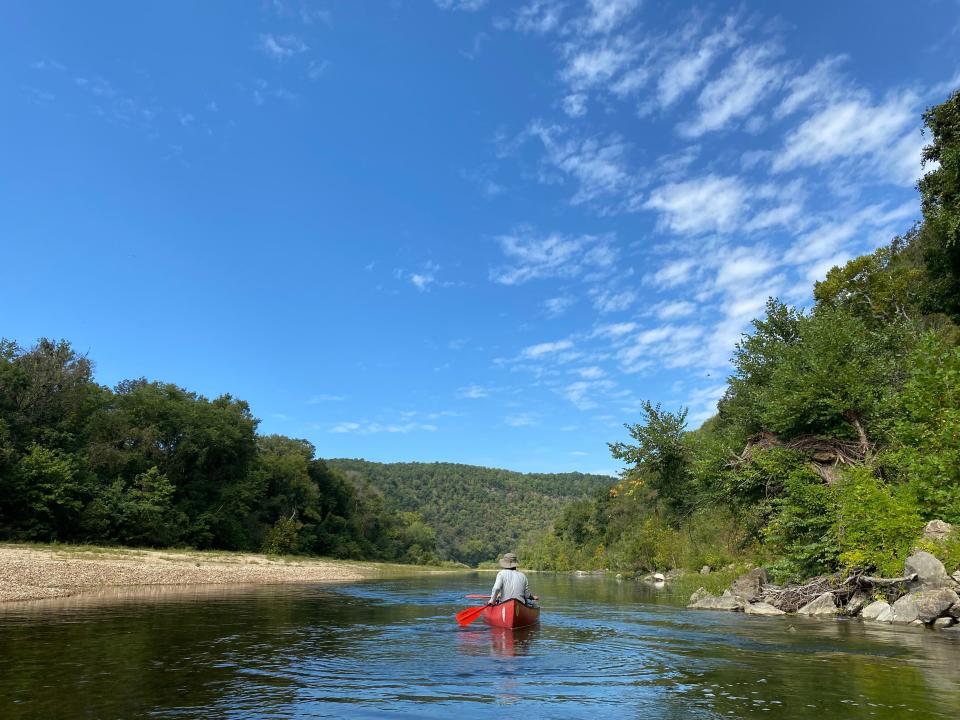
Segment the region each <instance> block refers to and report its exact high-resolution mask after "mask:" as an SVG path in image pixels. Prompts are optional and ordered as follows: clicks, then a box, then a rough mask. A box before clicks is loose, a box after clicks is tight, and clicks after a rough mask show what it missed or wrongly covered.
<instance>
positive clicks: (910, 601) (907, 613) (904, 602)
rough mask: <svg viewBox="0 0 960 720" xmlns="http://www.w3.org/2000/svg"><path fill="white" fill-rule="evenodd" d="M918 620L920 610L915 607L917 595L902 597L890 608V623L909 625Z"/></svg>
mask: <svg viewBox="0 0 960 720" xmlns="http://www.w3.org/2000/svg"><path fill="white" fill-rule="evenodd" d="M919 619H920V608H919V607H917V593H910V594H909V595H904V596H903V597H902V598H900V599H899V600H897V601H896V602H895V603H894V604H893V607H892V608H891V612H890V622H892V623H896V624H897V625H909V624H910V623H912V622H915V621H917V620H919Z"/></svg>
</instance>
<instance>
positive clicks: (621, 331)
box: [593, 322, 637, 338]
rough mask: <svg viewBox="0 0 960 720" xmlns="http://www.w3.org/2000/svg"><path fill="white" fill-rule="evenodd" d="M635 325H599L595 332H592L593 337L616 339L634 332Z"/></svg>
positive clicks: (629, 323)
mask: <svg viewBox="0 0 960 720" xmlns="http://www.w3.org/2000/svg"><path fill="white" fill-rule="evenodd" d="M636 328H637V324H636V323H632V322H622V323H610V324H608V325H600V326H599V327H598V328H597V329H596V330H594V331H593V337H608V338H618V337H621V336H623V335H626V334H627V333H631V332H633V331H634V330H636Z"/></svg>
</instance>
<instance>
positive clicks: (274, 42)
mask: <svg viewBox="0 0 960 720" xmlns="http://www.w3.org/2000/svg"><path fill="white" fill-rule="evenodd" d="M257 47H258V48H259V49H260V52H262V53H263V54H264V55H266V56H267V57H269V58H270V59H271V60H277V61H283V60H287V59H289V58H291V57H293V56H294V55H299V54H300V53H305V52H306V51H307V50H309V49H310V46H309V45H307V44H306V43H305V42H304V41H303V39H302V38H301V37H299V36H298V35H294V34H292V33H291V34H288V35H274V34H272V33H264V34H262V35H260V40H259V43H258V45H257Z"/></svg>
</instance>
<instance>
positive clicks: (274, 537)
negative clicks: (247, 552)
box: [262, 517, 303, 555]
mask: <svg viewBox="0 0 960 720" xmlns="http://www.w3.org/2000/svg"><path fill="white" fill-rule="evenodd" d="M301 527H303V525H302V524H301V523H299V522H297V520H296V519H295V518H292V517H288V518H287V517H285V518H280V519H279V520H277V522H276V523H275V524H274V526H273V527H272V528H270V529H269V530H267V532H266V534H265V535H264V537H263V548H262V551H263V552H264V553H266V554H267V555H291V554H293V553H295V552H296V551H297V546H298V544H299V542H298V541H299V538H298V537H297V535H298V533H299V532H300V528H301Z"/></svg>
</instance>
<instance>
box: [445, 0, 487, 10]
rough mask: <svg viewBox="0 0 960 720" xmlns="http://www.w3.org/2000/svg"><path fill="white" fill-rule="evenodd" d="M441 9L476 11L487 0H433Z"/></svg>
mask: <svg viewBox="0 0 960 720" xmlns="http://www.w3.org/2000/svg"><path fill="white" fill-rule="evenodd" d="M433 2H434V3H435V4H436V6H437V7H438V8H440V9H441V10H462V11H463V12H476V11H477V10H480V9H481V8H482V7H483V6H484V5H486V4H487V0H433Z"/></svg>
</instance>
